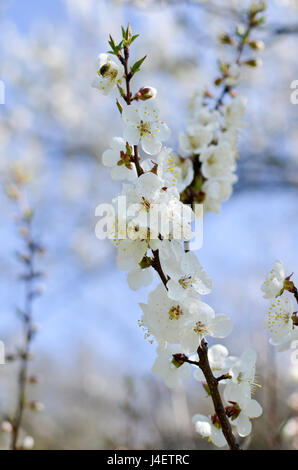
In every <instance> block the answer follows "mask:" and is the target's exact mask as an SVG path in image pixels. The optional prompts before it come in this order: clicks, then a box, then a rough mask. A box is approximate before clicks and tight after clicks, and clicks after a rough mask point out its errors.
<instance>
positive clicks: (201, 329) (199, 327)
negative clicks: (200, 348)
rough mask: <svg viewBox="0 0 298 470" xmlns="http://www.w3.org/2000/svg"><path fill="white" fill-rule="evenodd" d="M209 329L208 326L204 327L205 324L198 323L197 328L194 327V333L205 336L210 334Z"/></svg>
mask: <svg viewBox="0 0 298 470" xmlns="http://www.w3.org/2000/svg"><path fill="white" fill-rule="evenodd" d="M208 331H209V330H208V328H207V326H206V325H204V323H202V322H200V321H198V322H197V323H196V326H195V327H194V332H195V333H197V334H198V335H203V336H204V335H205V334H206V333H208Z"/></svg>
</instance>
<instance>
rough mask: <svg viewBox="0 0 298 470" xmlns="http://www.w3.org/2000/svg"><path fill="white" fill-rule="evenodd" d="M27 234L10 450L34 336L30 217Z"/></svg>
mask: <svg viewBox="0 0 298 470" xmlns="http://www.w3.org/2000/svg"><path fill="white" fill-rule="evenodd" d="M24 221H25V222H26V226H27V230H28V236H27V238H26V245H27V250H28V259H27V261H26V263H27V272H26V274H25V275H24V277H23V279H24V283H25V305H24V313H23V315H22V318H23V323H24V338H25V340H24V347H23V350H22V352H21V355H20V357H21V364H20V370H19V378H18V398H17V409H16V413H15V417H14V419H13V422H12V434H11V444H10V448H11V450H17V449H18V437H19V433H20V428H21V425H22V420H23V414H24V409H25V406H26V388H27V383H28V365H29V364H28V363H29V360H30V346H31V341H32V339H33V336H34V328H33V323H32V300H33V297H34V291H33V288H34V280H35V271H34V255H35V252H36V249H37V246H36V245H35V244H34V242H32V240H31V236H30V227H31V217H29V218H26V217H25V220H24Z"/></svg>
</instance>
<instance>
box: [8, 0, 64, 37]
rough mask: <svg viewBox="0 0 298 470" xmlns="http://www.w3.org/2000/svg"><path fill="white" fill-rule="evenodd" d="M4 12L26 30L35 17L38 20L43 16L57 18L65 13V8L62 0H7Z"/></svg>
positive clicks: (41, 19) (50, 18) (49, 18)
mask: <svg viewBox="0 0 298 470" xmlns="http://www.w3.org/2000/svg"><path fill="white" fill-rule="evenodd" d="M4 12H5V16H6V17H7V18H9V19H13V20H14V21H15V22H16V23H17V25H18V26H19V28H20V29H21V30H22V31H28V29H29V28H30V24H31V23H32V22H34V21H35V20H36V19H38V21H40V22H42V21H43V20H44V19H45V18H47V20H48V21H50V20H52V19H53V20H57V18H59V17H61V15H64V14H65V8H64V2H63V0H42V1H40V0H9V1H8V2H7V7H6V9H5V10H4Z"/></svg>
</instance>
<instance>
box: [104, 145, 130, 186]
mask: <svg viewBox="0 0 298 470" xmlns="http://www.w3.org/2000/svg"><path fill="white" fill-rule="evenodd" d="M121 152H124V153H125V152H126V143H125V142H124V140H123V139H122V138H121V137H113V139H112V142H111V148H110V149H108V150H106V151H105V152H104V153H103V155H102V163H103V164H104V165H105V166H107V167H109V168H112V170H111V178H112V179H113V180H121V181H123V180H127V181H133V180H135V179H136V178H137V174H136V169H135V165H133V164H131V167H130V168H128V167H127V166H125V165H124V164H122V165H119V164H118V163H119V161H121V156H120V153H121Z"/></svg>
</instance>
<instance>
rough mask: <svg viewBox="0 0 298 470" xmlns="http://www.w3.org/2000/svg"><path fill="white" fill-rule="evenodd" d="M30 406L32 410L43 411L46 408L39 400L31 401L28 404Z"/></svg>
mask: <svg viewBox="0 0 298 470" xmlns="http://www.w3.org/2000/svg"><path fill="white" fill-rule="evenodd" d="M27 406H28V408H30V410H32V411H43V410H44V405H43V403H41V402H39V401H30V402H29V403H28V404H27Z"/></svg>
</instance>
